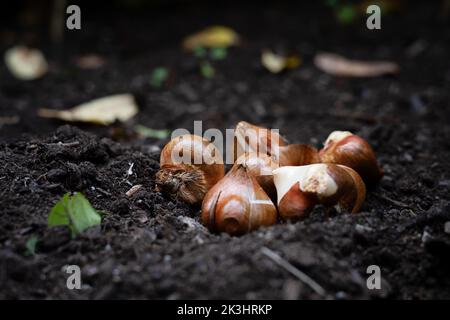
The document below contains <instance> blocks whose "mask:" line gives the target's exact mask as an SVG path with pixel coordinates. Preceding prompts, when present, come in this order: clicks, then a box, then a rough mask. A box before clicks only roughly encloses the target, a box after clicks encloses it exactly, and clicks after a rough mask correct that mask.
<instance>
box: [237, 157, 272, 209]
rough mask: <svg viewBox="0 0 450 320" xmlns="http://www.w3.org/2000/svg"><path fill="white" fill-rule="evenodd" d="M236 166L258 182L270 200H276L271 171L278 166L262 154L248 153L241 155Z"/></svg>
mask: <svg viewBox="0 0 450 320" xmlns="http://www.w3.org/2000/svg"><path fill="white" fill-rule="evenodd" d="M236 164H239V165H242V166H243V167H245V168H246V169H247V172H248V173H249V174H250V175H251V176H253V177H255V178H256V181H258V183H259V185H260V186H261V187H262V188H263V189H264V191H265V192H266V193H267V195H268V196H269V197H270V198H271V199H272V200H274V201H275V200H276V195H277V191H276V189H275V185H274V184H273V174H272V171H273V170H275V169H277V168H278V165H277V164H276V162H274V161H273V160H272V158H271V157H269V156H268V155H267V154H264V153H256V152H250V153H246V154H243V155H241V156H240V157H239V158H238V159H237V160H236Z"/></svg>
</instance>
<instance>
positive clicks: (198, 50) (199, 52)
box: [192, 47, 206, 58]
mask: <svg viewBox="0 0 450 320" xmlns="http://www.w3.org/2000/svg"><path fill="white" fill-rule="evenodd" d="M192 53H193V54H194V56H196V57H197V58H204V57H205V56H206V49H205V48H204V47H195V48H194V50H193V51H192Z"/></svg>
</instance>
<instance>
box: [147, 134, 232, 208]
mask: <svg viewBox="0 0 450 320" xmlns="http://www.w3.org/2000/svg"><path fill="white" fill-rule="evenodd" d="M224 174H225V169H224V165H223V159H222V155H221V153H220V151H219V150H218V149H217V148H216V147H215V146H214V144H212V143H211V142H209V141H208V140H206V139H204V138H202V137H199V136H195V135H182V136H178V137H176V138H174V139H172V140H171V141H170V142H169V143H168V144H166V145H165V146H164V148H163V150H162V151H161V157H160V170H159V171H158V172H157V173H156V176H155V180H156V185H157V187H158V189H159V190H161V191H163V192H166V193H169V194H171V195H173V196H175V197H176V198H179V199H181V200H183V201H185V202H187V203H191V204H194V203H199V202H201V201H202V200H203V198H204V196H205V194H206V193H207V192H208V190H210V189H211V187H212V186H213V185H215V184H216V183H217V182H218V181H219V180H220V179H222V178H223V176H224Z"/></svg>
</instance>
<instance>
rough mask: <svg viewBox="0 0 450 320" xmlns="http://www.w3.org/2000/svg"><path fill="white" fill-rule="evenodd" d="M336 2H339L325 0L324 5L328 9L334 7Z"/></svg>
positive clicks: (336, 0)
mask: <svg viewBox="0 0 450 320" xmlns="http://www.w3.org/2000/svg"><path fill="white" fill-rule="evenodd" d="M338 2H339V1H338V0H326V1H325V5H327V6H329V7H336V6H337V4H338Z"/></svg>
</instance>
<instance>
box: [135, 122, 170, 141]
mask: <svg viewBox="0 0 450 320" xmlns="http://www.w3.org/2000/svg"><path fill="white" fill-rule="evenodd" d="M134 131H136V132H137V133H138V134H139V135H141V136H143V137H146V138H155V139H166V138H168V137H169V135H170V130H167V129H162V130H157V129H152V128H148V127H146V126H143V125H141V124H138V125H136V126H135V127H134Z"/></svg>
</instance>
